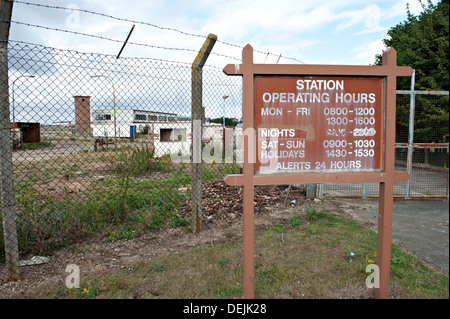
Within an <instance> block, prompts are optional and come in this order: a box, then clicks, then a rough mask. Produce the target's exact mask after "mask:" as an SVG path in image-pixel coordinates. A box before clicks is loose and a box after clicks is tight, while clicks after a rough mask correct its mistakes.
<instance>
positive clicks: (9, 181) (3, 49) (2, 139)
mask: <svg viewBox="0 0 450 319" xmlns="http://www.w3.org/2000/svg"><path fill="white" fill-rule="evenodd" d="M12 7H13V2H12V1H2V2H1V8H0V19H1V21H2V22H0V176H1V178H0V188H1V210H2V220H3V223H2V224H3V225H2V226H3V236H4V240H5V261H6V267H7V271H8V277H9V279H10V280H20V279H21V275H20V266H19V246H18V241H17V225H16V209H15V203H14V178H13V166H12V151H11V148H12V141H11V124H10V119H9V116H10V114H9V85H8V38H9V27H10V20H11V14H12Z"/></svg>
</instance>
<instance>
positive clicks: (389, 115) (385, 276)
mask: <svg viewBox="0 0 450 319" xmlns="http://www.w3.org/2000/svg"><path fill="white" fill-rule="evenodd" d="M383 66H387V69H388V74H387V76H386V80H385V81H386V83H385V85H386V91H385V92H386V96H385V99H386V108H385V109H386V116H385V119H386V135H385V136H386V137H385V152H384V156H385V158H384V163H385V169H384V171H385V174H386V179H385V180H384V181H383V182H381V183H380V187H379V194H380V195H379V196H380V197H379V202H378V240H377V265H378V267H379V271H380V274H379V275H380V287H379V288H375V298H377V299H386V298H388V296H389V274H390V266H391V241H392V214H393V205H394V165H395V117H396V98H397V74H396V68H397V52H396V51H395V50H394V49H392V48H389V49H387V50H386V51H385V52H384V53H383Z"/></svg>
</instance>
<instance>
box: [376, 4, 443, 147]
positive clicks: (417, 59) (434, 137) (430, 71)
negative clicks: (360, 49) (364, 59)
mask: <svg viewBox="0 0 450 319" xmlns="http://www.w3.org/2000/svg"><path fill="white" fill-rule="evenodd" d="M419 1H420V3H421V5H422V8H423V12H422V13H421V14H420V15H419V16H413V15H412V14H411V11H410V10H409V6H407V20H406V21H404V22H401V23H399V24H398V25H396V26H395V27H392V28H391V29H389V31H388V32H387V35H388V36H389V37H390V38H387V39H384V40H383V43H384V44H385V45H386V46H387V47H393V48H395V49H396V50H397V64H398V65H405V66H411V67H412V68H413V69H415V71H416V74H415V89H416V90H423V91H441V90H444V91H448V90H449V72H448V70H449V69H448V68H449V63H448V62H449V4H448V0H441V1H440V2H439V3H438V4H436V5H434V4H432V3H431V1H430V0H428V6H425V5H424V4H423V3H422V2H421V0H419ZM381 59H382V58H381V55H377V56H376V60H375V64H376V65H381V62H382V61H381ZM409 88H410V82H409V79H407V78H406V79H405V78H403V79H399V81H398V89H403V90H408V89H409ZM448 114H449V105H448V96H443V97H435V96H433V99H431V98H430V97H427V96H416V116H415V123H414V140H415V142H419V143H420V142H421V143H432V142H443V137H444V135H446V134H448V120H449V116H448ZM408 122H409V105H408V104H406V103H404V105H403V104H401V103H398V104H397V130H398V131H399V130H402V129H403V130H404V128H407V127H408V125H409V124H408ZM405 138H406V139H407V137H406V136H405V137H403V138H402V137H400V136H399V137H398V140H397V142H407V140H405Z"/></svg>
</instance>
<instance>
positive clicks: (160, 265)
mask: <svg viewBox="0 0 450 319" xmlns="http://www.w3.org/2000/svg"><path fill="white" fill-rule="evenodd" d="M152 265H153V267H152V272H157V271H163V270H164V264H163V263H157V262H153V263H152Z"/></svg>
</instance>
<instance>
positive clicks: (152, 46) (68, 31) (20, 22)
mask: <svg viewBox="0 0 450 319" xmlns="http://www.w3.org/2000/svg"><path fill="white" fill-rule="evenodd" d="M0 22H11V23H14V24H18V25H23V26H27V27H34V28H40V29H45V30H51V31H58V32H65V33H69V34H75V35H81V36H86V37H91V38H96V39H101V40H106V41H111V42H116V43H123V40H117V39H111V38H107V37H103V36H99V35H94V34H89V33H84V32H78V31H71V30H64V29H58V28H53V27H47V26H42V25H37V24H31V23H26V22H22V21H14V20H11V21H6V20H0ZM128 44H130V45H137V46H144V47H149V48H153V49H161V50H172V51H187V52H195V53H197V52H198V51H197V50H194V49H186V48H172V47H162V46H157V45H152V44H146V43H137V42H131V41H128ZM210 54H212V55H216V56H220V57H224V58H228V59H233V60H237V61H241V59H238V58H235V57H232V56H229V55H225V54H221V53H216V52H211V53H210Z"/></svg>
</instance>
